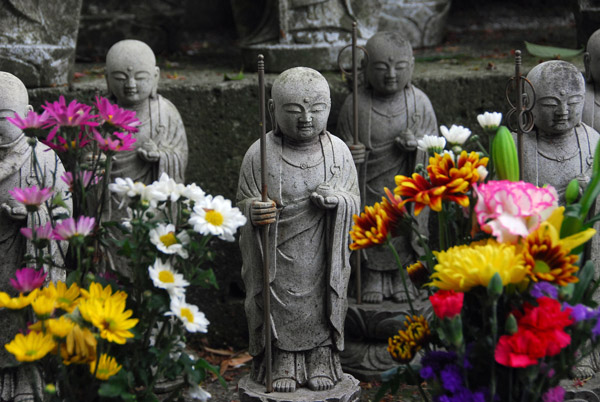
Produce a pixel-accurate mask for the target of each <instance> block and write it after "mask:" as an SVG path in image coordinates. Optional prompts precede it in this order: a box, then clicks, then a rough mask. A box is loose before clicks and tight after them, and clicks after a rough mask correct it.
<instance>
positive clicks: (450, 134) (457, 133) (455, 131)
mask: <svg viewBox="0 0 600 402" xmlns="http://www.w3.org/2000/svg"><path fill="white" fill-rule="evenodd" d="M440 132H441V133H442V135H443V136H444V137H446V140H447V141H448V142H449V143H450V144H452V145H462V144H464V143H465V141H466V140H467V138H469V136H470V135H471V130H469V129H468V128H466V127H463V126H457V125H454V124H453V125H452V127H450V129H448V127H446V126H440Z"/></svg>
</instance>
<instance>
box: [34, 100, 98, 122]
mask: <svg viewBox="0 0 600 402" xmlns="http://www.w3.org/2000/svg"><path fill="white" fill-rule="evenodd" d="M42 108H44V110H45V111H46V112H47V113H48V124H50V125H54V126H55V127H54V129H53V130H57V129H58V127H59V126H66V127H80V126H89V127H95V126H97V125H98V122H97V121H96V120H95V119H96V118H97V117H98V115H93V114H91V112H92V107H91V106H88V105H85V104H83V103H79V102H77V101H76V100H72V101H71V103H69V104H68V105H67V103H66V101H65V98H64V96H62V95H61V96H60V98H58V101H56V102H52V103H50V102H46V104H45V105H43V106H42Z"/></svg>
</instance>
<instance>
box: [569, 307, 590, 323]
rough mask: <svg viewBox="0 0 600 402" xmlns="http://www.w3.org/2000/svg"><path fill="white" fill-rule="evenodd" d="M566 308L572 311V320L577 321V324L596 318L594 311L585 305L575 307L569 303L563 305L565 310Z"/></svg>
mask: <svg viewBox="0 0 600 402" xmlns="http://www.w3.org/2000/svg"><path fill="white" fill-rule="evenodd" d="M566 308H570V309H571V316H570V317H571V318H572V319H573V320H575V322H576V323H577V322H580V321H584V320H589V319H590V318H594V315H595V313H594V310H592V309H591V308H589V307H588V306H585V305H583V304H576V305H575V306H571V305H570V304H569V303H563V310H564V309H566Z"/></svg>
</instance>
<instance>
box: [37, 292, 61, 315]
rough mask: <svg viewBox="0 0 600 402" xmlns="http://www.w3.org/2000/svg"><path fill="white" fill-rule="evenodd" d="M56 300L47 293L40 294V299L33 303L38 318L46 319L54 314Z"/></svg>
mask: <svg viewBox="0 0 600 402" xmlns="http://www.w3.org/2000/svg"><path fill="white" fill-rule="evenodd" d="M55 300H56V299H55V298H53V297H52V296H48V294H47V293H40V294H39V295H38V297H36V298H35V300H33V301H32V302H31V307H32V308H33V311H34V312H35V315H36V316H37V317H38V318H40V319H44V318H47V317H49V316H50V315H52V312H54V306H55Z"/></svg>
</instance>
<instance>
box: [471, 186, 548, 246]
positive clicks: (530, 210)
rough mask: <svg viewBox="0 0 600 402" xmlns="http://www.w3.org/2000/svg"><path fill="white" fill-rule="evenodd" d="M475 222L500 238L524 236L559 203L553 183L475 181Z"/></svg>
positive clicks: (514, 240)
mask: <svg viewBox="0 0 600 402" xmlns="http://www.w3.org/2000/svg"><path fill="white" fill-rule="evenodd" d="M473 187H474V188H475V193H476V194H477V204H476V205H475V213H476V214H477V222H478V223H479V226H480V227H481V229H482V230H483V231H484V232H486V233H491V234H492V235H493V236H494V237H496V239H497V240H498V241H499V242H501V243H502V242H516V241H517V240H518V239H519V237H527V235H529V233H531V232H532V231H534V230H536V229H537V228H538V227H539V225H540V223H541V222H542V221H544V220H546V219H547V218H548V217H549V216H550V214H551V213H552V211H553V210H554V209H555V208H556V207H557V206H558V194H557V192H556V190H555V189H554V187H552V186H548V187H543V188H538V187H536V186H534V185H533V184H530V183H525V182H522V181H518V182H511V181H508V180H500V181H489V182H487V183H486V184H480V185H477V184H475V185H474V186H473Z"/></svg>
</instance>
